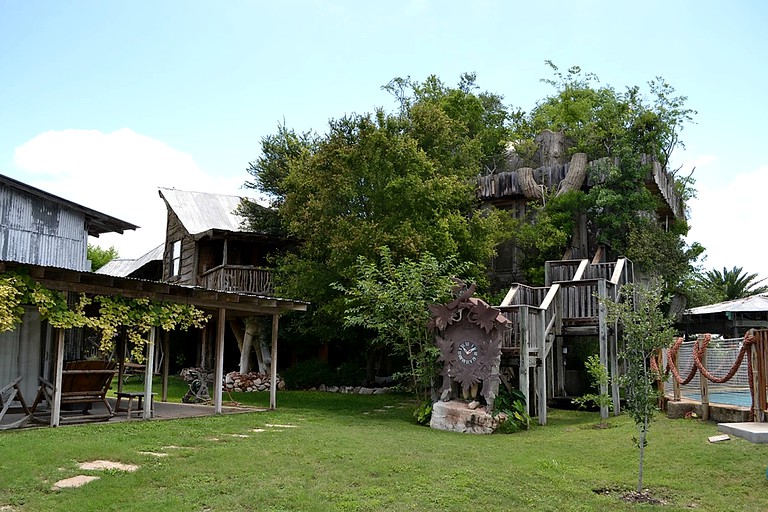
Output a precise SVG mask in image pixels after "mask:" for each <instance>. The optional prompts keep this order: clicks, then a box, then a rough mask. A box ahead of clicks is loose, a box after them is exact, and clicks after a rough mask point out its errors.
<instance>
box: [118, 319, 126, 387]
mask: <svg viewBox="0 0 768 512" xmlns="http://www.w3.org/2000/svg"><path fill="white" fill-rule="evenodd" d="M117 338H118V339H117V392H118V393H122V391H123V378H124V377H125V343H126V342H125V337H124V336H123V333H120V334H119V335H118V337H117Z"/></svg>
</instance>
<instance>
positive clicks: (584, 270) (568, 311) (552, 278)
mask: <svg viewBox="0 0 768 512" xmlns="http://www.w3.org/2000/svg"><path fill="white" fill-rule="evenodd" d="M545 271H546V272H545V275H546V286H543V287H531V286H526V285H523V284H513V285H512V287H511V288H510V289H509V292H507V295H506V296H505V297H504V300H503V301H502V302H501V305H499V306H498V309H499V310H500V311H501V312H502V313H503V314H504V316H505V317H506V318H507V319H509V320H510V321H511V325H512V327H511V328H510V329H509V330H507V331H506V332H505V333H504V338H503V341H502V357H503V358H504V359H505V360H506V361H508V362H509V361H511V364H512V365H515V363H516V366H517V369H518V371H517V375H518V379H519V383H518V389H520V390H521V391H522V392H523V394H524V395H525V397H526V403H528V404H529V407H530V406H535V407H531V409H532V411H533V412H534V414H536V415H537V416H538V418H539V424H541V425H546V423H547V400H548V398H552V397H554V396H563V395H564V394H565V393H564V391H563V383H564V380H565V378H564V370H563V365H562V363H560V364H557V365H555V364H554V362H555V360H556V359H557V360H558V361H559V360H560V359H559V357H558V358H556V357H554V356H555V354H562V339H563V337H564V336H597V337H598V339H599V346H600V362H601V363H602V364H604V365H605V366H606V368H608V369H609V372H610V374H611V375H618V372H619V364H618V347H617V339H616V332H617V329H616V326H609V325H608V324H607V320H606V315H605V308H604V307H603V306H602V305H601V304H600V299H601V298H608V299H610V300H616V298H617V297H618V296H619V290H620V289H621V286H623V285H624V284H626V283H631V282H634V278H635V276H634V267H633V265H632V262H631V261H630V260H628V259H627V258H618V259H617V261H615V262H609V263H590V261H589V260H587V259H581V260H560V261H548V262H546V264H545ZM553 347H554V349H555V352H554V353H553V352H552V349H553ZM532 379H533V381H532ZM612 382H613V385H612V398H613V403H614V404H616V407H615V413H616V414H618V412H619V407H618V404H619V388H618V384H617V383H616V379H612ZM532 383H533V386H531V384H532ZM531 389H533V390H534V393H535V403H532V402H531V400H530V396H529V395H530V393H531ZM600 391H601V393H608V389H607V386H604V389H601V390H600ZM601 416H603V418H607V417H608V408H607V407H604V408H603V409H601Z"/></svg>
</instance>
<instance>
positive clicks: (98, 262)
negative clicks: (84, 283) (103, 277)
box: [88, 244, 120, 272]
mask: <svg viewBox="0 0 768 512" xmlns="http://www.w3.org/2000/svg"><path fill="white" fill-rule="evenodd" d="M119 257H120V255H119V254H118V253H117V249H115V247H114V246H110V248H109V249H102V248H101V247H99V246H98V245H91V244H88V259H89V260H90V261H91V270H92V271H93V272H96V271H97V270H99V269H100V268H101V267H103V266H104V265H106V264H107V263H109V262H110V261H112V260H114V259H116V258H119Z"/></svg>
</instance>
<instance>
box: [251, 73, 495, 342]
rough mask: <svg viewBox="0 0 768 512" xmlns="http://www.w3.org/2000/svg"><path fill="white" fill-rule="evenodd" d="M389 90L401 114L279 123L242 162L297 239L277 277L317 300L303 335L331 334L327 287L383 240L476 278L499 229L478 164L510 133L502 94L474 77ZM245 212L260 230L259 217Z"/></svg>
mask: <svg viewBox="0 0 768 512" xmlns="http://www.w3.org/2000/svg"><path fill="white" fill-rule="evenodd" d="M384 89H386V90H387V91H389V92H391V93H392V94H393V95H394V96H395V98H396V100H397V102H398V105H399V109H398V110H397V111H396V112H394V113H390V112H386V111H384V110H383V109H377V110H376V111H375V112H374V113H370V114H350V115H347V116H345V117H343V118H341V119H334V120H331V121H330V122H329V126H328V132H327V133H326V134H324V135H314V134H297V133H295V132H294V131H292V130H289V129H286V128H285V127H280V128H279V130H278V133H277V134H275V135H273V136H269V137H266V138H264V139H263V140H262V155H261V157H260V158H259V159H257V160H255V161H254V162H252V163H251V165H250V167H249V169H248V172H249V173H250V174H251V175H252V176H253V180H252V181H250V182H248V183H246V186H249V187H253V188H255V189H257V190H259V191H260V192H263V193H266V194H268V195H269V196H270V197H271V201H272V206H273V207H274V208H273V211H274V214H269V215H276V222H275V223H273V224H272V225H273V226H275V225H277V226H278V227H279V229H280V230H282V232H283V233H285V234H287V235H289V236H292V237H295V238H296V239H298V240H301V245H300V247H299V248H298V249H297V250H296V251H295V252H292V253H290V254H286V255H284V256H283V257H282V258H280V259H279V262H278V266H279V270H280V278H279V281H278V282H279V283H280V287H281V289H280V290H279V292H280V293H282V294H285V295H288V296H293V297H299V298H303V299H307V300H309V301H311V302H312V303H313V305H314V313H313V314H312V315H306V318H305V319H304V320H302V321H307V322H310V323H311V324H312V334H311V336H309V338H310V339H318V338H320V339H323V338H324V339H334V338H338V336H339V332H340V329H339V327H340V325H341V323H342V319H343V312H344V308H345V305H344V301H343V297H342V296H341V292H340V291H339V290H338V289H334V288H332V287H331V286H330V284H331V283H334V282H338V283H341V284H342V285H344V286H351V285H352V284H353V282H354V279H355V278H356V274H355V272H354V268H355V265H356V262H357V259H358V258H359V257H361V256H362V257H365V258H368V259H373V258H376V257H378V252H377V251H378V247H381V246H387V247H389V248H390V251H391V256H392V259H393V261H394V262H400V261H404V260H405V259H410V260H418V259H419V258H420V257H421V256H422V255H423V254H425V253H427V252H428V253H430V254H432V255H434V257H435V258H437V259H438V260H439V261H447V260H449V259H450V258H452V257H455V258H456V259H457V261H462V262H467V263H468V264H469V265H470V270H469V272H470V274H471V277H472V278H473V279H474V280H483V279H484V278H485V268H486V264H487V262H488V261H490V259H491V257H492V256H493V255H494V253H495V248H496V245H497V244H498V242H500V241H501V238H502V236H503V231H504V230H503V228H502V226H503V219H504V216H503V215H501V214H500V213H498V212H496V211H494V210H492V209H481V207H480V204H479V202H478V200H477V198H476V196H475V193H474V189H475V177H476V176H477V174H478V172H479V170H480V169H481V168H482V167H483V166H492V165H494V161H495V159H496V158H497V157H498V156H499V155H501V154H502V152H503V146H504V140H505V139H506V138H507V137H508V131H507V128H506V127H505V121H506V113H505V110H504V107H503V105H502V103H501V98H500V97H498V96H495V95H492V94H488V93H479V92H477V90H476V89H477V87H476V85H475V84H474V76H473V75H464V76H462V78H461V81H460V83H459V86H458V87H456V88H452V87H448V86H446V85H444V84H443V83H442V82H441V81H440V80H439V79H437V78H436V77H429V78H428V79H427V80H426V81H425V82H423V83H419V82H415V81H412V80H410V79H395V80H393V81H392V82H390V83H389V84H388V85H386V86H384ZM244 211H247V210H244ZM260 213H261V212H260ZM250 221H251V224H252V227H254V228H256V229H259V225H260V223H262V222H263V221H264V219H263V217H261V216H260V215H250ZM320 328H324V330H322V329H320ZM319 329H320V330H319Z"/></svg>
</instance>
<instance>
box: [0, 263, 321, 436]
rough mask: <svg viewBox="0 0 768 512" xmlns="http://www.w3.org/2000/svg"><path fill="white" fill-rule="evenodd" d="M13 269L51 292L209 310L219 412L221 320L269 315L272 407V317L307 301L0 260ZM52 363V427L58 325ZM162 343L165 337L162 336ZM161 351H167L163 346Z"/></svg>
mask: <svg viewBox="0 0 768 512" xmlns="http://www.w3.org/2000/svg"><path fill="white" fill-rule="evenodd" d="M8 271H12V272H18V273H22V274H27V275H29V276H30V278H31V279H32V280H33V281H35V282H37V283H40V284H41V285H43V286H45V287H46V288H49V289H52V290H59V291H62V292H73V293H86V294H91V295H109V296H115V295H117V296H123V297H129V298H143V299H150V300H157V301H167V302H174V303H179V304H188V305H192V306H195V307H197V308H200V309H202V310H204V311H206V312H209V313H212V314H214V315H215V318H216V319H217V333H216V348H215V355H214V367H215V368H214V380H215V382H216V383H219V385H215V386H214V394H213V405H214V412H215V413H216V414H221V412H222V387H221V385H220V383H221V382H222V381H223V378H224V334H225V325H226V320H227V318H237V317H246V316H254V315H269V316H271V317H272V361H271V365H270V379H271V386H270V398H269V405H270V409H274V408H275V407H276V391H277V339H278V336H277V332H278V319H279V316H280V314H281V313H284V312H286V311H306V309H307V305H308V303H307V302H304V301H297V300H290V299H281V298H276V297H266V296H262V295H254V294H248V293H242V292H230V291H218V290H209V289H205V288H200V287H192V286H184V285H175V284H168V283H164V282H159V281H147V280H141V279H134V278H127V277H114V276H109V275H104V274H95V273H92V272H78V271H74V270H68V269H62V268H55V267H42V266H38V265H28V264H23V263H15V262H9V261H2V262H0V273H2V272H8ZM55 331H56V332H55V338H54V343H55V345H54V346H55V349H54V354H55V361H54V372H53V373H54V377H53V384H54V394H53V403H52V404H50V405H51V426H54V427H55V426H58V424H59V419H60V412H61V383H62V376H63V373H62V372H63V367H64V332H65V331H64V329H56V330H55ZM155 331H156V329H155V328H153V329H151V330H150V334H149V340H148V341H149V347H148V348H149V349H148V350H147V359H146V363H145V364H146V366H145V372H146V373H145V374H146V375H152V369H153V368H154V353H155V351H154V350H152V348H153V347H154V343H155V337H156V332H155ZM166 343H167V338H166ZM166 353H167V350H166ZM119 364H120V370H119V372H120V374H121V375H122V373H123V365H124V358H123V359H122V360H121V361H120V363H119ZM168 365H169V358H168V357H166V358H165V360H164V362H163V399H164V400H165V399H166V397H167V381H168ZM144 382H145V388H144V396H145V397H150V396H151V393H152V379H151V378H146V379H144ZM143 407H144V410H143V417H144V419H149V418H150V417H151V400H144V401H143Z"/></svg>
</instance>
